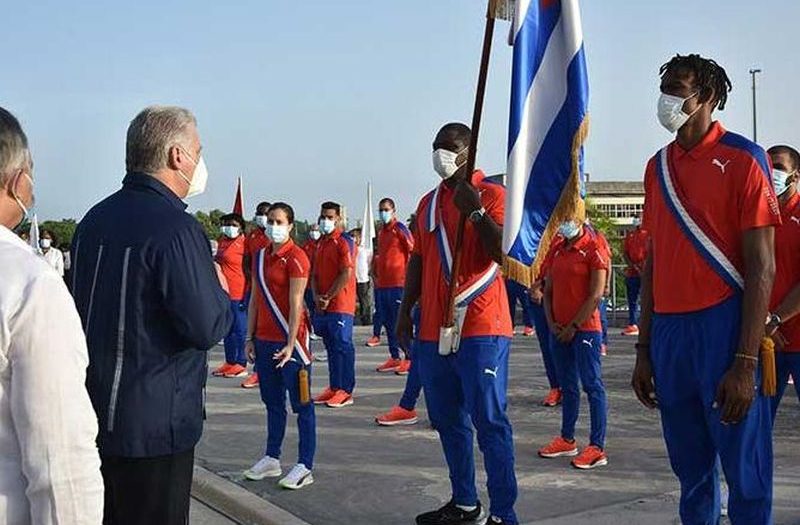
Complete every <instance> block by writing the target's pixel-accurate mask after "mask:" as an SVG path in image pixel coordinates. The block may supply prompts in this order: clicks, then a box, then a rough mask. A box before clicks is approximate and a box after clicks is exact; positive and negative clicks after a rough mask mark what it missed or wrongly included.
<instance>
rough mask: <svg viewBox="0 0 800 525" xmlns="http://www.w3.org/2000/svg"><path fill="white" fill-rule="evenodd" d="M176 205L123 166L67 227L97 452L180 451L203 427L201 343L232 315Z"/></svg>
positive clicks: (207, 256) (197, 236)
mask: <svg viewBox="0 0 800 525" xmlns="http://www.w3.org/2000/svg"><path fill="white" fill-rule="evenodd" d="M185 209H186V205H185V204H184V203H183V201H181V200H180V199H179V198H178V197H177V196H176V195H175V194H174V193H172V191H170V190H169V189H168V188H167V187H166V186H164V185H163V184H162V183H161V182H159V181H157V180H156V179H154V178H153V177H151V176H149V175H146V174H142V173H129V174H128V175H127V176H126V177H125V180H124V181H123V187H122V189H121V190H119V191H118V192H117V193H115V194H113V195H111V196H110V197H108V198H107V199H105V200H103V201H102V202H100V203H99V204H97V205H96V206H95V207H94V208H92V209H91V210H90V211H89V213H88V214H87V215H86V217H84V218H83V221H81V223H80V225H79V226H78V229H77V231H76V233H75V237H74V240H73V245H72V250H71V253H72V275H73V280H72V292H73V295H74V297H75V303H76V305H77V307H78V312H79V313H80V316H81V320H82V321H83V328H84V331H85V332H86V339H87V342H88V345H89V370H88V373H87V379H86V382H87V388H88V390H89V395H90V396H91V398H92V404H93V405H94V409H95V411H96V412H97V417H98V420H99V423H100V434H99V436H98V445H99V447H100V453H101V455H103V456H123V457H137V458H141V457H155V456H162V455H169V454H175V453H178V452H183V451H186V450H189V449H191V448H193V447H194V446H195V445H196V444H197V442H198V441H199V439H200V434H201V433H202V430H203V417H204V406H203V405H204V390H205V383H206V376H207V373H208V372H207V369H208V365H207V356H206V351H207V350H208V349H210V348H212V347H213V346H214V345H215V344H216V343H217V342H218V341H219V340H220V339H222V338H223V337H224V336H225V335H226V334H227V333H228V328H229V327H230V325H231V322H232V318H231V314H230V301H229V299H228V296H227V295H226V294H225V292H224V291H223V290H222V288H221V287H220V285H219V281H218V279H217V275H216V272H215V270H214V266H213V261H212V258H211V249H210V247H209V243H208V240H207V239H206V236H205V234H204V232H203V229H202V227H201V226H200V223H198V222H197V220H195V218H194V217H192V216H191V215H189V214H188V213H186V211H185Z"/></svg>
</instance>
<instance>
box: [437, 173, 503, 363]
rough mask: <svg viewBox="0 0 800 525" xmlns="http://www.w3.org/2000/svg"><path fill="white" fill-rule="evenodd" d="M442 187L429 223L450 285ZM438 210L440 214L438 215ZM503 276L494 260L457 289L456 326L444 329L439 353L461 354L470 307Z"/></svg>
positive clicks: (450, 258) (451, 269)
mask: <svg viewBox="0 0 800 525" xmlns="http://www.w3.org/2000/svg"><path fill="white" fill-rule="evenodd" d="M441 187H442V186H441V184H440V185H439V186H437V187H436V190H435V191H434V193H433V196H432V197H431V200H430V202H429V204H428V211H427V214H426V215H427V219H428V220H427V222H428V225H427V226H428V231H429V232H431V233H433V234H434V235H436V244H437V246H438V247H439V259H440V263H441V267H442V272H443V273H444V278H445V281H446V282H447V283H448V284H449V283H450V281H451V279H452V272H453V255H452V253H451V251H450V239H449V238H448V237H447V228H446V227H445V224H444V218H443V217H442V214H441V207H440V206H439V199H440V190H441ZM437 211H438V213H437ZM499 273H500V265H498V264H497V263H496V262H494V261H492V262H491V263H490V264H489V266H488V267H487V268H486V269H485V270H483V271H482V272H480V273H479V274H478V276H477V277H475V278H473V279H471V280H469V281H468V282H466V283H464V284H463V285H461V286H460V287H459V288H458V290H456V298H455V327H454V328H446V327H443V328H442V332H441V333H440V336H439V353H441V354H443V355H447V354H449V353H452V352H456V351H458V347H459V344H460V335H461V331H462V328H463V326H464V320H465V319H466V317H467V309H468V307H469V305H470V304H471V303H472V301H474V300H475V299H477V298H478V297H480V295H481V294H483V292H485V291H486V289H487V288H489V286H490V285H491V284H492V283H493V282H494V281H495V279H496V278H497V276H498V274H499Z"/></svg>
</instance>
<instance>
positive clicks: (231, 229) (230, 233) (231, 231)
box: [220, 226, 239, 239]
mask: <svg viewBox="0 0 800 525" xmlns="http://www.w3.org/2000/svg"><path fill="white" fill-rule="evenodd" d="M220 230H222V235H224V236H225V237H227V238H229V239H235V238H236V237H238V236H239V227H238V226H223V227H222V228H220Z"/></svg>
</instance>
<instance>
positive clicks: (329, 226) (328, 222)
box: [319, 219, 336, 235]
mask: <svg viewBox="0 0 800 525" xmlns="http://www.w3.org/2000/svg"><path fill="white" fill-rule="evenodd" d="M319 229H320V231H321V232H322V234H323V235H330V234H331V233H333V230H335V229H336V221H335V220H333V219H320V220H319Z"/></svg>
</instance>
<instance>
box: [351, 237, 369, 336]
mask: <svg viewBox="0 0 800 525" xmlns="http://www.w3.org/2000/svg"><path fill="white" fill-rule="evenodd" d="M350 236H351V237H353V241H354V242H355V243H356V246H358V248H357V249H356V296H357V297H358V311H357V312H356V320H357V321H358V323H359V324H361V325H371V324H372V295H371V288H372V283H371V282H370V271H369V270H370V266H371V265H372V250H371V249H369V248H365V247H363V246H362V245H361V228H355V229H353V230H350Z"/></svg>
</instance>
